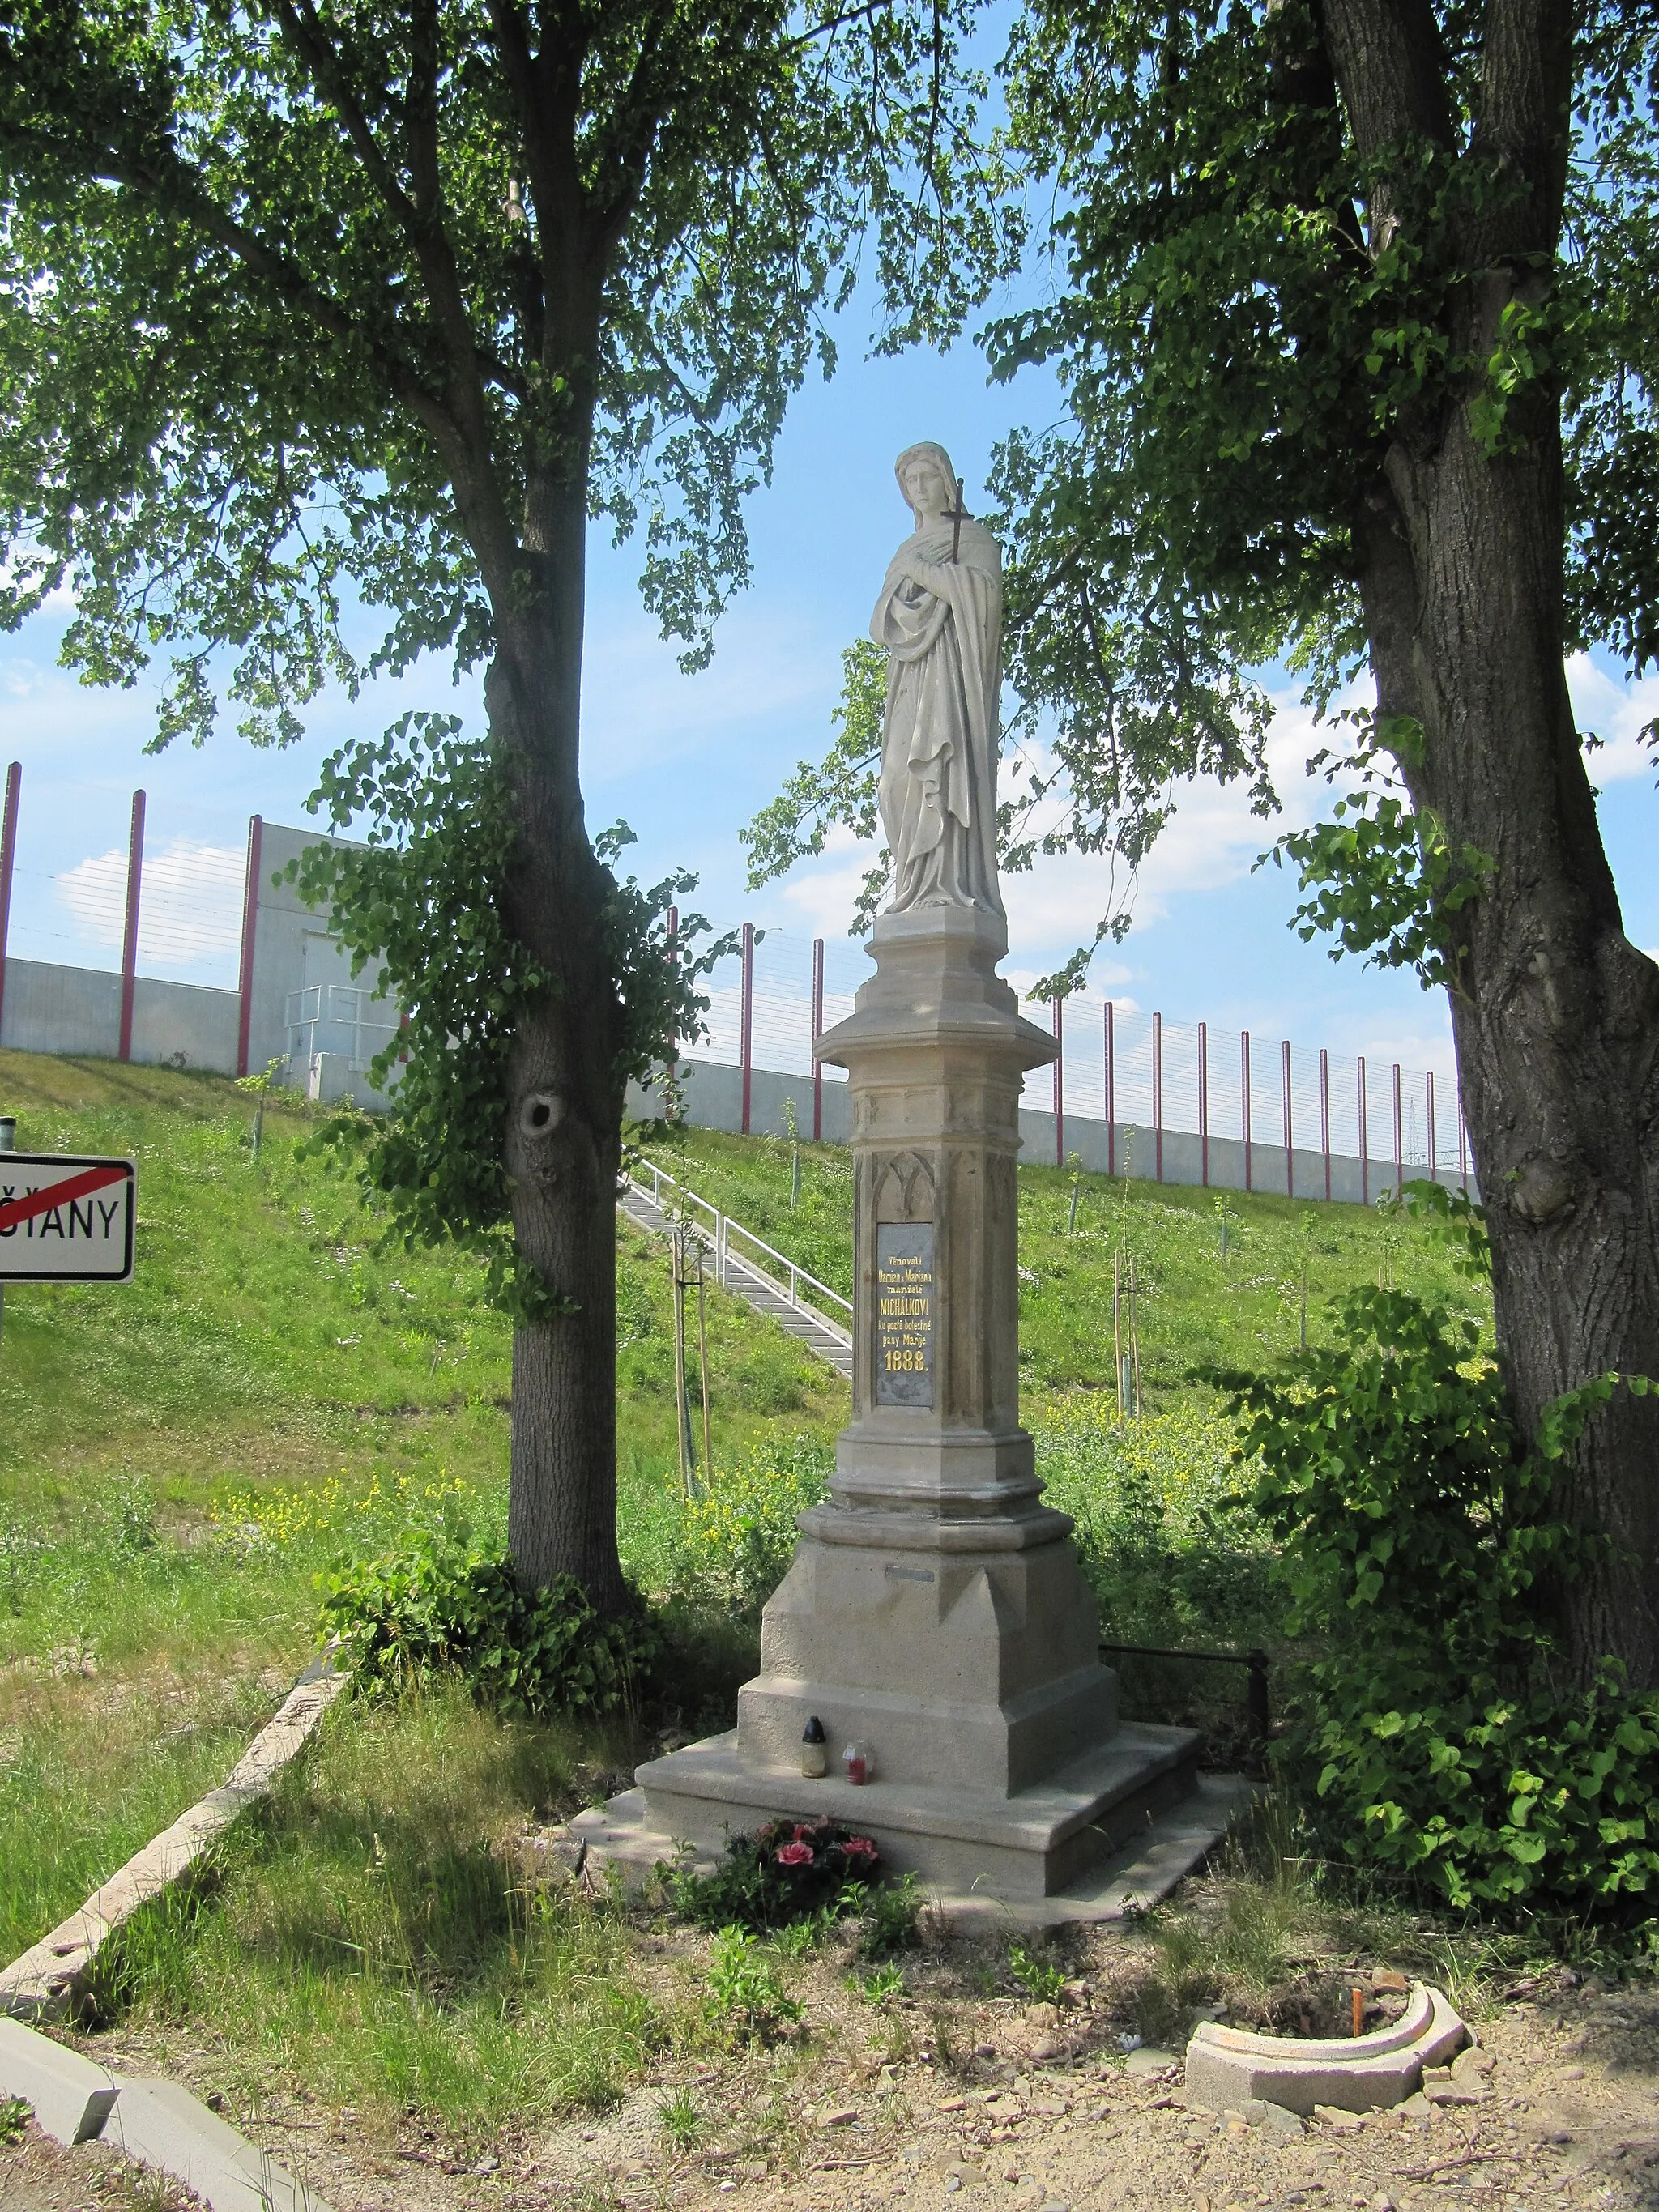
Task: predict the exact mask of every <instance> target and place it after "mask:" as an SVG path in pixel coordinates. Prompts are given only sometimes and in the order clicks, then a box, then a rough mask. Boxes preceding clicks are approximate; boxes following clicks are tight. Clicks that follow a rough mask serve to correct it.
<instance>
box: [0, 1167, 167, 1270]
mask: <svg viewBox="0 0 1659 2212" xmlns="http://www.w3.org/2000/svg"><path fill="white" fill-rule="evenodd" d="M137 1202H138V1178H137V1170H136V1169H135V1168H134V1166H133V1164H132V1162H131V1160H95V1159H88V1158H85V1157H84V1156H83V1155H82V1154H80V1153H76V1152H0V1283H125V1281H126V1280H127V1279H128V1277H129V1276H130V1275H131V1273H132V1224H133V1216H134V1214H135V1213H136V1212H137Z"/></svg>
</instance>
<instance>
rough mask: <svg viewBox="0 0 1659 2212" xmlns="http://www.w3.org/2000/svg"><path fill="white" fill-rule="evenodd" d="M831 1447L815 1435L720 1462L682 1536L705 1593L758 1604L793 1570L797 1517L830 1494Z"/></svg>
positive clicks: (745, 1605)
mask: <svg viewBox="0 0 1659 2212" xmlns="http://www.w3.org/2000/svg"><path fill="white" fill-rule="evenodd" d="M831 1463H832V1462H831V1457H830V1453H829V1448H828V1447H827V1446H826V1445H824V1444H822V1443H818V1442H817V1440H816V1439H815V1438H813V1437H804V1436H803V1437H794V1438H793V1440H792V1441H791V1442H789V1443H775V1442H774V1443H763V1444H759V1445H757V1446H755V1447H754V1448H753V1449H751V1450H750V1451H748V1452H747V1453H745V1454H744V1456H743V1457H742V1458H741V1459H739V1460H738V1462H737V1463H736V1464H735V1465H734V1466H732V1467H723V1468H716V1469H715V1470H714V1474H712V1475H711V1476H710V1478H709V1481H708V1490H707V1492H706V1493H705V1494H704V1495H703V1496H702V1498H697V1499H696V1500H695V1501H694V1502H693V1503H692V1504H689V1505H688V1506H687V1507H686V1509H685V1525H684V1542H685V1549H686V1553H687V1564H688V1566H689V1568H690V1578H691V1580H692V1582H693V1583H694V1584H695V1585H696V1589H697V1590H698V1592H699V1595H707V1596H708V1597H711V1598H713V1599H714V1600H715V1601H716V1602H718V1603H720V1604H721V1605H724V1606H729V1607H732V1608H733V1609H735V1610H736V1611H737V1612H738V1613H755V1612H757V1611H758V1610H759V1608H760V1607H762V1606H763V1605H764V1604H765V1602H766V1601H767V1599H768V1598H769V1597H770V1596H771V1595H772V1593H773V1591H774V1590H775V1589H776V1588H777V1586H778V1584H779V1583H781V1581H782V1580H783V1577H784V1576H785V1575H786V1574H787V1572H788V1570H789V1563H790V1561H791V1560H792V1559H793V1557H794V1555H795V1537H796V1528H795V1522H796V1519H797V1517H798V1516H799V1515H800V1514H802V1513H804V1512H805V1510H806V1509H807V1508H808V1506H811V1505H817V1504H822V1502H823V1499H824V1498H826V1497H827V1496H828V1495H829V1469H830V1466H831Z"/></svg>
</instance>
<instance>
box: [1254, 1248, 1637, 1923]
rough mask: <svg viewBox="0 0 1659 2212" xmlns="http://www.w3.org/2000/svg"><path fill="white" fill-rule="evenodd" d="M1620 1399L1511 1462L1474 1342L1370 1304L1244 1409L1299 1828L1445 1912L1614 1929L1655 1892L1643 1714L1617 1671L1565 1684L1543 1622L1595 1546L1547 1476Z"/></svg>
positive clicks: (1587, 1411) (1471, 1334)
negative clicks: (1302, 1819) (1265, 1546)
mask: <svg viewBox="0 0 1659 2212" xmlns="http://www.w3.org/2000/svg"><path fill="white" fill-rule="evenodd" d="M1617 1387H1620V1378H1618V1377H1616V1376H1601V1377H1598V1378H1596V1379H1595V1380H1594V1381H1593V1382H1591V1383H1589V1384H1587V1385H1586V1386H1584V1387H1583V1389H1580V1390H1578V1391H1577V1392H1575V1393H1573V1394H1571V1396H1570V1397H1568V1398H1566V1399H1563V1400H1561V1401H1558V1402H1557V1404H1556V1405H1555V1406H1554V1407H1552V1408H1551V1409H1550V1412H1549V1414H1548V1415H1547V1419H1546V1421H1545V1423H1544V1426H1543V1429H1542V1431H1541V1435H1540V1437H1539V1438H1538V1440H1537V1442H1536V1443H1535V1444H1534V1446H1533V1447H1532V1448H1531V1449H1528V1444H1527V1442H1526V1440H1525V1439H1524V1438H1523V1437H1521V1436H1519V1435H1518V1434H1517V1433H1516V1430H1515V1428H1514V1425H1513V1424H1512V1422H1511V1420H1510V1415H1509V1413H1508V1409H1507V1406H1506V1403H1505V1400H1504V1392H1503V1389H1502V1386H1501V1383H1500V1380H1499V1377H1498V1371H1497V1369H1496V1367H1495V1365H1494V1364H1493V1363H1492V1360H1491V1359H1490V1358H1485V1357H1483V1356H1481V1355H1480V1353H1479V1351H1478V1347H1477V1331H1476V1329H1475V1326H1474V1323H1473V1322H1469V1321H1468V1320H1464V1321H1461V1322H1452V1321H1449V1319H1448V1316H1446V1314H1445V1313H1444V1312H1443V1311H1442V1310H1438V1309H1430V1308H1428V1307H1426V1306H1425V1305H1424V1304H1422V1303H1421V1302H1420V1301H1419V1300H1418V1299H1416V1298H1414V1297H1410V1296H1408V1295H1407V1294H1406V1293H1405V1292H1403V1291H1375V1290H1370V1289H1364V1290H1358V1291H1352V1292H1350V1293H1349V1295H1348V1297H1346V1299H1345V1300H1344V1301H1343V1302H1342V1304H1341V1305H1340V1308H1339V1310H1338V1319H1337V1327H1336V1341H1335V1343H1334V1345H1333V1346H1332V1347H1331V1348H1330V1349H1328V1350H1326V1351H1321V1352H1316V1353H1313V1354H1311V1355H1310V1356H1309V1358H1307V1359H1306V1361H1305V1362H1304V1364H1303V1367H1302V1370H1301V1373H1300V1375H1299V1377H1298V1378H1297V1380H1296V1381H1294V1382H1292V1383H1289V1384H1284V1383H1273V1382H1269V1381H1264V1380H1256V1381H1254V1382H1252V1383H1249V1384H1247V1385H1246V1386H1245V1387H1244V1388H1243V1390H1242V1391H1241V1394H1240V1398H1239V1404H1240V1406H1241V1407H1243V1409H1244V1410H1245V1411H1246V1412H1247V1413H1248V1415H1249V1419H1248V1422H1247V1425H1246V1426H1245V1428H1244V1430H1243V1435H1242V1437H1241V1440H1240V1444H1239V1455H1240V1457H1241V1459H1242V1460H1243V1459H1245V1458H1248V1457H1249V1456H1254V1455H1259V1462H1260V1464H1259V1471H1258V1473H1257V1475H1256V1479H1255V1492H1254V1496H1255V1505H1256V1508H1257V1510H1259V1512H1260V1513H1261V1515H1262V1516H1263V1519H1264V1521H1265V1522H1266V1523H1267V1527H1268V1528H1270V1529H1271V1531H1272V1532H1273V1534H1274V1535H1276V1537H1277V1538H1278V1540H1279V1544H1280V1546H1281V1547H1282V1552H1281V1557H1280V1560H1279V1574H1280V1577H1281V1580H1282V1583H1283V1586H1284V1588H1285V1593H1286V1595H1287V1596H1288V1600H1289V1611H1288V1617H1287V1620H1286V1622H1285V1626H1286V1628H1287V1630H1288V1631H1289V1632H1290V1633H1291V1635H1292V1636H1305V1637H1310V1638H1316V1639H1318V1642H1319V1644H1320V1645H1321V1646H1322V1654H1323V1656H1321V1657H1319V1658H1318V1659H1316V1660H1315V1661H1313V1662H1311V1663H1310V1664H1309V1665H1308V1666H1307V1667H1306V1668H1305V1670H1304V1674H1305V1697H1304V1705H1303V1711H1302V1712H1301V1714H1300V1716H1299V1717H1298V1720H1297V1725H1296V1726H1295V1727H1294V1728H1293V1729H1292V1731H1291V1738H1290V1741H1289V1743H1288V1746H1287V1752H1288V1756H1289V1758H1290V1759H1291V1762H1292V1764H1293V1765H1295V1766H1296V1767H1297V1768H1298V1769H1299V1770H1300V1771H1301V1774H1302V1777H1303V1778H1304V1781H1305V1782H1306V1783H1307V1784H1309V1785H1310V1805H1311V1808H1312V1809H1313V1817H1314V1819H1315V1820H1316V1824H1317V1825H1318V1826H1319V1827H1320V1828H1321V1829H1322V1831H1323V1833H1324V1836H1325V1838H1326V1840H1327V1842H1328V1844H1331V1845H1332V1846H1334V1848H1336V1849H1338V1850H1341V1851H1343V1852H1345V1853H1346V1855H1348V1856H1350V1857H1353V1858H1355V1859H1359V1860H1369V1861H1370V1862H1371V1863H1376V1864H1380V1865H1382V1866H1383V1867H1385V1868H1389V1869H1395V1870H1397V1871H1398V1872H1400V1873H1401V1874H1403V1875H1407V1876H1409V1877H1410V1878H1411V1879H1412V1880H1413V1881H1416V1882H1419V1883H1421V1884H1423V1885H1425V1886H1427V1887H1431V1888H1432V1889H1433V1890H1435V1891H1437V1892H1438V1893H1440V1894H1441V1895H1443V1897H1445V1898H1446V1899H1449V1900H1450V1901H1451V1902H1452V1903H1453V1904H1455V1905H1468V1904H1470V1903H1472V1902H1474V1901H1475V1900H1477V1899H1478V1900H1480V1901H1481V1902H1483V1903H1486V1904H1496V1905H1506V1906H1511V1907H1516V1906H1526V1907H1537V1906H1555V1907H1563V1906H1565V1907H1567V1908H1570V1909H1571V1910H1573V1911H1585V1910H1599V1911H1604V1912H1607V1913H1610V1914H1617V1915H1619V1916H1620V1917H1636V1916H1637V1915H1638V1914H1639V1913H1640V1911H1641V1910H1642V1907H1643V1902H1644V1898H1646V1897H1649V1896H1650V1894H1651V1893H1659V1693H1655V1692H1642V1693H1632V1692H1631V1691H1629V1690H1628V1689H1627V1688H1626V1686H1625V1684H1624V1681H1623V1680H1622V1677H1621V1675H1620V1672H1619V1670H1618V1668H1616V1666H1614V1665H1613V1663H1612V1662H1608V1663H1607V1665H1606V1666H1605V1667H1604V1668H1603V1669H1602V1671H1601V1674H1600V1676H1599V1678H1598V1679H1597V1680H1595V1683H1594V1684H1593V1685H1592V1686H1590V1687H1589V1688H1588V1689H1578V1690H1571V1689H1564V1688H1562V1687H1561V1686H1559V1680H1558V1668H1557V1663H1556V1662H1555V1656H1554V1651H1553V1639H1552V1635H1551V1631H1550V1626H1549V1621H1548V1614H1547V1607H1546V1606H1545V1604H1544V1602H1543V1592H1544V1589H1545V1587H1546V1584H1547V1583H1548V1582H1551V1581H1553V1582H1557V1583H1559V1582H1564V1581H1566V1580H1569V1579H1571V1577H1573V1576H1574V1575H1576V1574H1577V1573H1579V1572H1581V1571H1583V1567H1584V1565H1586V1563H1587V1562H1588V1561H1589V1559H1590V1558H1591V1557H1592V1556H1593V1554H1594V1552H1595V1547H1596V1546H1597V1545H1598V1544H1599V1543H1600V1542H1601V1541H1602V1540H1601V1539H1599V1538H1596V1537H1594V1536H1591V1535H1589V1534H1587V1533H1586V1532H1584V1531H1583V1530H1582V1529H1579V1528H1576V1527H1575V1526H1573V1525H1572V1524H1571V1523H1570V1522H1567V1521H1565V1520H1564V1519H1563V1518H1562V1517H1561V1516H1560V1514H1559V1509H1558V1507H1557V1504H1556V1502H1555V1498H1554V1472H1555V1468H1556V1467H1557V1466H1558V1465H1559V1462H1561V1461H1562V1460H1563V1459H1564V1458H1565V1456H1566V1455H1567V1454H1568V1453H1569V1452H1570V1451H1571V1449H1572V1447H1573V1445H1574V1444H1575V1443H1576V1442H1577V1438H1578V1437H1579V1435H1580V1434H1581V1433H1582V1432H1583V1427H1584V1425H1585V1424H1586V1422H1587V1421H1588V1420H1589V1419H1590V1418H1591V1416H1592V1414H1593V1413H1594V1411H1595V1407H1596V1406H1597V1405H1598V1404H1601V1403H1602V1402H1605V1401H1606V1399H1607V1396H1608V1395H1610V1394H1611V1392H1612V1390H1613V1389H1614V1388H1617ZM1629 1387H1631V1388H1633V1389H1646V1388H1647V1385H1646V1383H1644V1382H1643V1381H1642V1380H1641V1378H1635V1379H1634V1380H1633V1381H1632V1382H1631V1383H1630V1384H1629ZM1648 1909H1649V1910H1651V1905H1649V1907H1648Z"/></svg>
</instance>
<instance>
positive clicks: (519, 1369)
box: [485, 488, 627, 1615]
mask: <svg viewBox="0 0 1659 2212" xmlns="http://www.w3.org/2000/svg"><path fill="white" fill-rule="evenodd" d="M537 535H538V538H540V540H541V543H540V544H539V545H538V546H537V547H536V548H535V549H534V550H532V552H531V553H530V554H529V555H528V556H526V565H527V567H529V568H530V569H531V575H530V577H529V579H528V581H529V583H530V584H531V586H532V588H531V589H530V590H528V591H526V592H525V594H524V599H525V601H526V604H525V605H523V606H522V608H515V609H514V610H512V611H507V612H506V613H503V611H502V610H501V609H500V608H498V609H497V648H496V654H495V661H494V663H493V664H492V665H491V668H490V671H489V678H488V680H487V683H486V685H485V697H486V700H487V702H488V706H489V728H490V740H491V744H492V747H493V748H494V750H495V757H496V759H497V760H498V762H499V763H501V766H502V768H503V769H505V771H506V773H507V777H508V780H509V781H510V782H511V784H512V786H513V790H514V792H515V793H516V794H517V797H518V800H519V812H520V823H519V826H520V840H519V854H518V859H517V862H516V864H515V866H514V868H513V872H512V873H511V874H510V876H509V878H508V882H507V911H508V919H509V921H510V923H511V926H512V928H513V933H514V934H515V936H516V937H517V938H518V939H519V940H520V943H521V944H523V945H525V946H526V949H527V950H528V951H530V952H531V954H532V956H533V957H535V959H536V960H537V961H538V963H539V964H540V965H541V966H542V967H543V968H544V969H546V970H547V971H548V972H549V974H550V975H551V976H552V977H553V979H554V980H553V984H552V987H551V988H550V990H549V992H548V993H547V994H546V995H545V997H544V999H543V1000H542V1002H541V1004H540V1005H539V1006H538V1007H537V1009H536V1010H535V1012H534V1013H533V1014H532V1016H531V1017H530V1018H527V1019H526V1021H525V1022H524V1023H523V1024H522V1025H521V1027H520V1032H519V1036H518V1039H517V1042H516V1045H515V1048H514V1050H513V1057H512V1060H511V1065H510V1071H509V1079H508V1086H507V1102H506V1105H507V1122H506V1158H507V1169H508V1172H509V1173H510V1174H511V1176H513V1233H514V1236H515V1238H516V1241H517V1243H518V1248H519V1250H520V1254H521V1255H523V1256H524V1257H525V1258H526V1260H528V1261H530V1262H531V1263H532V1265H533V1266H534V1267H536V1268H537V1269H538V1270H539V1272H540V1273H541V1275H542V1277H543V1278H544V1281H545V1285H546V1287H547V1288H548V1290H549V1291H550V1292H551V1293H552V1294H553V1295H554V1296H555V1297H556V1298H557V1299H558V1300H559V1301H560V1302H561V1304H562V1305H563V1306H564V1307H565V1310H562V1311H558V1312H555V1313H553V1314H550V1315H549V1316H546V1317H545V1318H539V1319H535V1320H530V1321H526V1322H520V1325H519V1327H518V1328H517V1329H516V1330H515V1333H514V1335H513V1455H512V1481H511V1493H510V1500H509V1504H508V1512H507V1534H508V1541H509V1544H510V1546H511V1549H512V1553H513V1559H514V1561H515V1563H516V1565H517V1568H518V1571H519V1573H520V1577H521V1578H522V1579H523V1581H524V1582H525V1583H526V1584H528V1585H530V1586H532V1587H536V1586H539V1585H541V1584H543V1583H547V1582H548V1581H550V1579H551V1578H552V1577H554V1576H555V1575H558V1574H568V1575H574V1577H576V1579H577V1580H578V1581H579V1582H580V1583H582V1584H583V1585H584V1586H585V1588H586V1590H587V1592H588V1595H589V1596H590V1597H591V1598H592V1601H593V1602H594V1604H595V1605H596V1606H597V1607H599V1610H600V1611H601V1613H605V1614H607V1615H608V1614H613V1613H617V1612H618V1611H620V1610H621V1609H622V1608H623V1607H624V1605H625V1604H626V1602H627V1591H626V1588H625V1585H624V1583H623V1575H622V1567H621V1563H620V1561H619V1559H618V1558H617V1378H616V1358H617V1354H616V1315H617V1225H616V1206H617V1172H618V1169H619V1167H620V1164H621V1150H622V1115H623V1088H622V1085H621V1084H620V1083H619V1082H618V1080H617V1073H616V1068H617V1048H618V1044H619V1042H620V1029H621V1008H620V1006H619V1003H618V1000H617V990H616V983H615V979H614V973H613V965H612V956H611V947H610V945H609V943H608V941H607V937H606V931H605V902H606V899H607V896H608V893H609V890H610V878H609V876H608V874H607V872H606V871H605V868H604V867H603V866H601V864H600V863H599V860H598V859H597V858H596V856H595V854H594V853H593V849H592V846H591V845H590V843H589V842H588V838H587V832H586V825H585V823H584V820H583V813H582V802H581V791H580V782H579V780H578V767H579V761H578V738H579V731H580V687H581V640H582V612H583V557H584V551H585V539H586V501H585V498H584V496H583V495H582V492H581V490H580V488H576V489H564V490H559V489H555V490H553V491H552V492H546V491H544V493H543V495H542V496H541V498H540V500H539V501H538V531H537Z"/></svg>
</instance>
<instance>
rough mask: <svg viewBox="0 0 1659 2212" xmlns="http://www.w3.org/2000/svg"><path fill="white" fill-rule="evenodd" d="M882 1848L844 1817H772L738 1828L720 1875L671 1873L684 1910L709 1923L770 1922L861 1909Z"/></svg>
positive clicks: (762, 1925)
mask: <svg viewBox="0 0 1659 2212" xmlns="http://www.w3.org/2000/svg"><path fill="white" fill-rule="evenodd" d="M880 1864H881V1856H880V1853H879V1852H878V1850H877V1849H876V1847H875V1845H874V1844H872V1842H871V1841H870V1839H869V1838H868V1837H867V1836H860V1835H856V1834H855V1833H854V1832H853V1830H852V1829H850V1828H845V1827H843V1826H842V1824H841V1823H840V1821H839V1820H769V1821H768V1823H767V1825H766V1826H764V1827H763V1828H757V1830H756V1831H755V1832H754V1834H753V1835H752V1836H732V1837H731V1838H728V1840H727V1842H726V1858H725V1862H724V1863H723V1864H722V1865H720V1867H718V1868H717V1869H715V1871H714V1873H713V1874H712V1875H694V1874H690V1873H681V1874H677V1875H671V1876H670V1878H669V1882H670V1894H671V1898H672V1899H673V1903H674V1905H675V1907H676V1909H677V1911H680V1912H682V1913H683V1914H684V1916H685V1917H686V1918H687V1919H689V1920H696V1921H698V1922H700V1923H702V1926H703V1927H705V1928H721V1927H725V1926H726V1925H728V1924H732V1925H735V1926H738V1927H743V1928H750V1929H772V1928H782V1927H785V1926H787V1924H788V1923H790V1922H791V1921H800V1920H805V1919H807V1918H809V1917H812V1916H814V1915H823V1916H824V1917H827V1918H835V1919H838V1918H840V1917H842V1915H844V1914H846V1913H849V1912H859V1911H863V1910H864V1907H865V1905H866V1902H867V1900H868V1898H869V1885H870V1883H871V1881H872V1879H873V1878H874V1875H875V1874H876V1872H877V1870H878V1868H879V1866H880Z"/></svg>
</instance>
